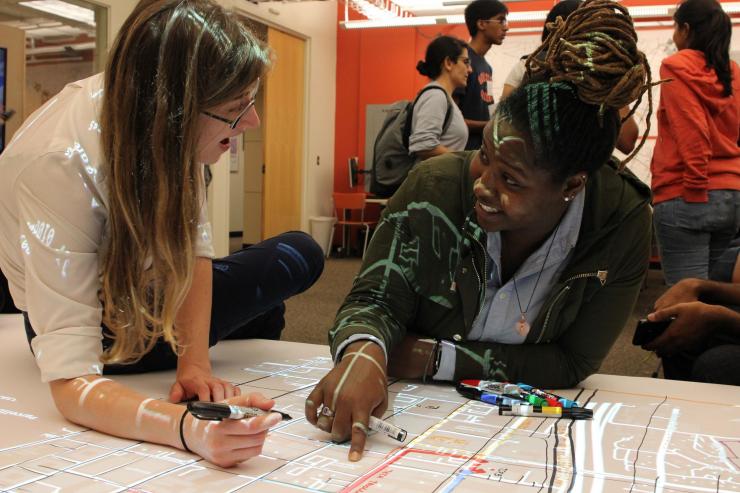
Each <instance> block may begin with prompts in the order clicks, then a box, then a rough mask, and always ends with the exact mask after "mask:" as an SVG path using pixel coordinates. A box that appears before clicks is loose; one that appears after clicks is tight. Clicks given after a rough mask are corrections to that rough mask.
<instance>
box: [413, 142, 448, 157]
mask: <svg viewBox="0 0 740 493" xmlns="http://www.w3.org/2000/svg"><path fill="white" fill-rule="evenodd" d="M447 152H450V150H449V149H448V148H447V147H445V146H443V145H441V144H440V145H438V146H436V147H433V148H432V149H428V150H426V151H418V152H417V153H416V156H417V157H418V158H419V159H421V160H422V161H423V160H425V159H429V158H431V157H434V156H439V155H440V154H445V153H447Z"/></svg>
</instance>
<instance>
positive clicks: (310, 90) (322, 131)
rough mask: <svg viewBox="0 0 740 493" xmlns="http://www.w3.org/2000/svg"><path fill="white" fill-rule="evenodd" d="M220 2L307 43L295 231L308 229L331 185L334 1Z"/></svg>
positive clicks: (325, 209) (326, 203) (326, 211)
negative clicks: (300, 198) (301, 180)
mask: <svg viewBox="0 0 740 493" xmlns="http://www.w3.org/2000/svg"><path fill="white" fill-rule="evenodd" d="M220 2H221V4H222V5H224V6H226V7H233V8H234V9H236V10H237V11H238V12H240V13H242V14H244V15H245V16H247V17H250V18H253V19H255V20H258V21H260V22H262V23H264V24H267V25H269V26H273V27H276V28H278V29H281V30H284V31H287V32H290V33H292V34H295V35H297V36H300V37H302V38H304V39H306V41H307V56H308V60H307V63H306V80H307V85H308V87H307V88H306V89H307V90H306V109H305V123H306V125H305V128H306V137H305V142H306V150H305V156H304V177H305V184H304V191H303V198H304V200H303V214H302V221H301V227H302V229H304V230H305V231H308V218H309V217H310V216H315V215H331V194H332V190H333V186H334V114H335V108H336V63H337V25H338V23H337V1H336V0H328V1H324V2H318V1H317V2H304V3H286V4H282V3H278V2H265V3H261V4H259V5H254V4H251V3H249V2H245V1H244V0H220ZM317 161H318V163H319V164H318V165H317V164H316V163H317ZM218 171H228V170H218ZM218 171H217V172H218ZM227 181H228V180H227ZM226 188H228V183H227V186H226ZM216 193H222V192H220V191H219V192H216ZM226 193H228V190H227V191H226ZM216 234H221V233H220V232H218V233H217V232H216V231H214V236H215V235H216Z"/></svg>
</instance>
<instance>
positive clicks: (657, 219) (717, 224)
mask: <svg viewBox="0 0 740 493" xmlns="http://www.w3.org/2000/svg"><path fill="white" fill-rule="evenodd" d="M653 224H654V226H655V234H656V236H657V238H658V245H659V247H660V263H661V266H662V267H663V275H664V276H665V280H666V283H667V284H668V285H669V286H672V285H674V284H676V283H677V282H678V281H680V280H681V279H685V278H690V277H691V278H697V279H707V278H708V277H709V271H710V270H711V268H712V266H713V265H714V263H715V262H716V261H717V259H718V258H719V256H720V255H721V254H722V252H724V251H725V249H726V248H727V246H728V245H729V244H730V241H731V240H732V239H733V238H734V237H735V235H736V234H737V232H738V228H740V191H737V190H712V191H710V192H709V201H708V202H707V203H700V204H699V203H687V202H684V201H683V199H682V198H680V197H679V198H675V199H672V200H668V201H665V202H661V203H659V204H657V205H656V206H655V208H654V213H653Z"/></svg>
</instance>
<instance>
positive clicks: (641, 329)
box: [632, 317, 676, 346]
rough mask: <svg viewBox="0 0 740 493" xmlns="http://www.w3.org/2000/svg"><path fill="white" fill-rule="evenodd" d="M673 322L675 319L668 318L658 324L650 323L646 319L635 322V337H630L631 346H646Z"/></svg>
mask: <svg viewBox="0 0 740 493" xmlns="http://www.w3.org/2000/svg"><path fill="white" fill-rule="evenodd" d="M674 320H676V317H670V318H667V319H665V320H661V321H660V322H651V321H650V320H648V319H646V318H641V319H640V320H638V321H637V327H635V335H634V336H633V337H632V344H634V345H635V346H642V345H645V344H647V343H648V342H650V341H652V340H653V339H655V338H656V337H658V336H659V335H660V334H662V333H663V332H664V331H665V330H666V329H667V328H668V326H669V325H671V322H673V321H674Z"/></svg>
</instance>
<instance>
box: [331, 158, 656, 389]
mask: <svg viewBox="0 0 740 493" xmlns="http://www.w3.org/2000/svg"><path fill="white" fill-rule="evenodd" d="M474 155H475V152H462V153H452V154H447V155H444V156H440V157H438V158H434V159H431V160H429V161H426V162H424V163H422V164H420V165H418V166H416V167H415V168H414V169H413V170H412V172H411V173H410V174H409V176H408V178H407V179H406V181H405V182H404V184H403V186H402V187H401V188H400V189H399V190H398V192H397V193H396V194H395V195H394V196H393V197H392V198H391V199H390V200H389V201H388V207H387V208H386V209H385V211H384V212H383V215H382V219H381V222H380V224H379V225H378V228H377V230H376V231H375V234H374V235H373V237H372V240H371V242H370V246H369V248H368V251H367V253H366V255H365V260H364V261H363V263H362V268H361V270H360V273H359V275H358V276H357V278H356V279H355V281H354V284H353V286H352V290H351V292H350V293H349V295H348V296H347V298H346V299H345V300H344V303H343V305H342V306H341V308H340V309H339V312H338V313H337V317H336V320H335V323H334V327H333V328H332V329H331V330H330V331H329V340H330V343H331V350H332V354H334V355H335V356H336V350H337V347H338V346H339V345H340V344H341V343H342V341H344V340H345V339H346V338H348V337H350V336H351V335H352V334H371V335H373V336H375V337H378V338H379V339H381V340H382V341H384V342H385V345H386V348H387V350H388V354H391V352H392V351H393V348H394V347H396V346H397V345H398V343H399V342H400V341H401V340H402V338H403V337H404V335H405V334H406V332H411V333H415V334H417V335H422V336H425V337H430V338H435V339H446V340H449V341H452V342H454V343H455V345H456V348H457V349H456V364H455V379H456V380H459V379H464V378H483V379H492V380H499V381H512V382H526V383H528V384H530V385H534V386H541V387H545V388H564V387H572V386H574V385H575V384H577V383H578V382H580V381H581V380H583V379H584V378H586V377H587V376H588V375H590V374H592V373H594V372H596V371H597V370H598V369H599V366H600V365H601V362H602V360H603V359H604V357H605V356H606V354H607V352H608V351H609V348H610V347H611V346H612V344H613V343H614V341H615V340H616V338H617V336H618V335H619V333H620V332H621V331H622V328H623V327H624V325H625V323H626V322H627V320H628V317H629V316H630V314H631V312H632V309H633V307H634V304H635V301H636V299H637V295H638V293H639V291H640V287H641V285H642V281H643V277H644V275H645V272H646V270H647V268H648V256H649V250H650V239H651V209H650V206H649V204H650V189H649V188H648V187H647V186H646V185H645V184H644V183H642V182H641V181H639V180H638V179H637V178H636V177H635V176H634V175H632V174H631V173H629V172H628V171H623V172H617V170H616V168H615V167H614V166H613V164H611V163H610V164H609V165H606V166H602V168H601V169H600V170H599V171H597V172H596V173H594V174H593V176H591V177H589V180H588V183H587V185H586V199H585V205H584V211H583V218H582V222H581V230H580V234H579V236H578V242H577V244H576V247H575V250H574V252H573V255H572V256H571V257H570V259H569V262H568V265H567V267H566V268H565V269H564V271H563V273H562V275H561V277H560V278H559V280H558V282H557V283H556V285H555V286H554V287H553V288H552V290H551V292H550V294H549V296H548V298H547V300H546V301H545V303H544V305H543V307H542V309H541V311H540V313H539V314H538V316H537V318H536V320H535V321H534V323H532V328H531V330H530V332H529V334H528V335H527V338H526V340H525V341H524V343H523V344H513V345H512V344H500V343H492V342H477V341H470V340H467V334H468V333H469V332H470V329H471V328H472V326H473V321H474V320H475V318H476V316H477V315H478V312H479V310H480V308H481V305H482V300H483V299H484V294H485V279H486V278H487V274H486V272H487V270H488V268H489V267H488V265H487V263H488V257H487V254H486V238H487V235H486V232H485V231H484V230H483V229H482V228H481V227H480V226H478V224H477V223H476V220H475V215H474V213H473V204H474V196H473V181H472V179H471V178H470V172H469V169H470V163H471V161H472V159H473V157H474Z"/></svg>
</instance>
